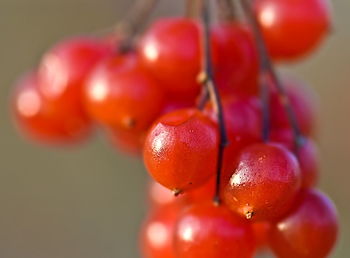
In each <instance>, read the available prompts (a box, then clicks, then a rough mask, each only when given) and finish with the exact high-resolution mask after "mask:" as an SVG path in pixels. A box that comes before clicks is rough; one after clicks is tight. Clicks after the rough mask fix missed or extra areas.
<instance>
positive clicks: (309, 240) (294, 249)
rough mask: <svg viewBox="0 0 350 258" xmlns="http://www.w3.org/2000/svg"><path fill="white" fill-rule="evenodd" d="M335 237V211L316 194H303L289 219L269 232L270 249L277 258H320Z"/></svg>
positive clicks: (320, 194)
mask: <svg viewBox="0 0 350 258" xmlns="http://www.w3.org/2000/svg"><path fill="white" fill-rule="evenodd" d="M337 233H338V221H337V215H336V209H335V207H334V204H333V203H332V201H331V200H330V199H329V198H328V197H327V196H326V195H324V194H323V193H321V192H320V191H318V190H307V191H305V192H304V193H303V194H302V195H301V196H300V199H299V201H298V203H297V206H296V208H295V209H294V210H293V211H292V212H291V213H290V215H289V216H287V217H286V218H284V219H282V220H281V221H280V222H278V223H277V224H276V225H275V226H274V227H273V228H272V232H271V237H270V245H271V247H272V249H273V250H274V252H275V254H276V255H277V256H278V257H281V258H295V257H298V258H299V257H300V258H324V257H328V256H329V254H330V251H331V250H332V248H333V246H334V244H335V242H336V239H337Z"/></svg>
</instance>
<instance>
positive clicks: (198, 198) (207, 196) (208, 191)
mask: <svg viewBox="0 0 350 258" xmlns="http://www.w3.org/2000/svg"><path fill="white" fill-rule="evenodd" d="M215 186H216V176H213V177H212V178H211V179H209V181H208V182H206V183H205V184H204V185H202V186H200V187H198V188H196V189H193V190H190V191H188V192H187V193H185V194H184V195H183V197H184V198H185V200H186V201H187V203H192V204H193V203H198V202H203V201H211V200H213V198H214V194H215Z"/></svg>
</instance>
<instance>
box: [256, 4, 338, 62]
mask: <svg viewBox="0 0 350 258" xmlns="http://www.w3.org/2000/svg"><path fill="white" fill-rule="evenodd" d="M255 7H256V13H257V17H258V20H259V22H260V25H261V27H262V31H263V34H264V37H265V40H266V44H267V46H268V49H269V52H270V54H271V55H272V57H273V58H274V59H279V60H291V59H295V58H299V57H303V56H304V55H306V54H308V53H309V52H311V51H312V50H314V49H315V48H316V47H317V46H318V45H319V44H320V42H321V41H322V39H323V38H324V37H325V36H326V35H327V33H328V32H329V30H330V27H331V14H330V13H331V8H330V1H328V0H284V1H281V0H257V1H255Z"/></svg>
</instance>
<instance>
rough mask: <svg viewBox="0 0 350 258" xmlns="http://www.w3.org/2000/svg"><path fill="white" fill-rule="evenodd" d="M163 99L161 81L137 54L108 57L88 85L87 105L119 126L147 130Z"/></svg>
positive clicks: (92, 113)
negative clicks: (150, 72) (151, 72)
mask: <svg viewBox="0 0 350 258" xmlns="http://www.w3.org/2000/svg"><path fill="white" fill-rule="evenodd" d="M163 102H164V95H163V93H162V90H161V89H160V87H159V84H158V82H157V81H156V80H154V79H153V78H152V76H150V75H149V74H148V72H147V71H146V70H145V69H144V68H143V67H142V66H141V65H140V63H139V62H138V60H137V57H136V56H135V55H134V54H127V55H117V56H114V57H111V58H108V59H105V60H104V61H103V62H101V63H100V64H99V66H98V67H97V68H96V69H95V71H94V72H93V74H92V75H91V78H90V80H89V82H88V83H87V86H86V87H85V105H86V108H87V110H88V112H89V114H90V116H91V117H92V118H93V119H95V120H96V121H98V122H99V123H100V124H102V125H104V126H107V127H110V128H114V129H115V130H124V131H133V132H140V131H145V130H147V129H148V127H149V126H150V125H151V124H152V122H153V121H154V120H155V119H156V118H157V116H158V115H159V113H160V110H161V109H162V107H163Z"/></svg>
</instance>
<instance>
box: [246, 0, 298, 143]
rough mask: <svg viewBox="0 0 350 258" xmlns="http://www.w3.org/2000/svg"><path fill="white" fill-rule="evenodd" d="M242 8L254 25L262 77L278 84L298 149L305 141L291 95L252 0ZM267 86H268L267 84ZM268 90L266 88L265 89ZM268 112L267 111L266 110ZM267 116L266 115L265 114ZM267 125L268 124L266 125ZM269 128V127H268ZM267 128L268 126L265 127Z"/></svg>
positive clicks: (247, 0)
mask: <svg viewBox="0 0 350 258" xmlns="http://www.w3.org/2000/svg"><path fill="white" fill-rule="evenodd" d="M240 3H241V5H242V8H243V10H244V12H245V14H246V16H247V18H248V21H249V23H250V25H251V27H252V30H253V33H254V37H255V40H256V44H257V48H258V51H259V55H260V78H262V79H263V80H261V81H263V82H265V83H266V82H267V80H271V81H272V84H273V85H275V86H276V88H277V91H278V94H279V98H280V102H281V103H282V105H283V107H284V109H285V111H286V113H287V117H288V120H289V123H290V125H291V127H292V130H293V134H294V144H295V147H296V149H298V148H299V147H300V146H301V144H302V142H303V135H302V132H301V130H300V127H299V125H298V121H297V118H296V115H295V112H294V110H293V108H292V106H291V104H290V101H289V97H288V95H287V92H286V89H285V87H284V86H283V84H282V83H281V81H280V79H279V78H278V76H277V73H276V71H275V69H274V67H273V64H272V62H271V60H270V57H269V54H268V51H267V47H266V44H265V41H264V38H263V35H262V32H261V28H260V24H259V22H258V20H257V18H256V16H255V13H254V10H253V8H252V4H251V1H250V0H240ZM265 87H266V86H265ZM267 90H268V89H267ZM265 91H266V90H265ZM265 112H266V111H265ZM265 116H266V115H265ZM264 127H266V126H264ZM267 128H268V127H267ZM264 130H266V128H265V129H264Z"/></svg>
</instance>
